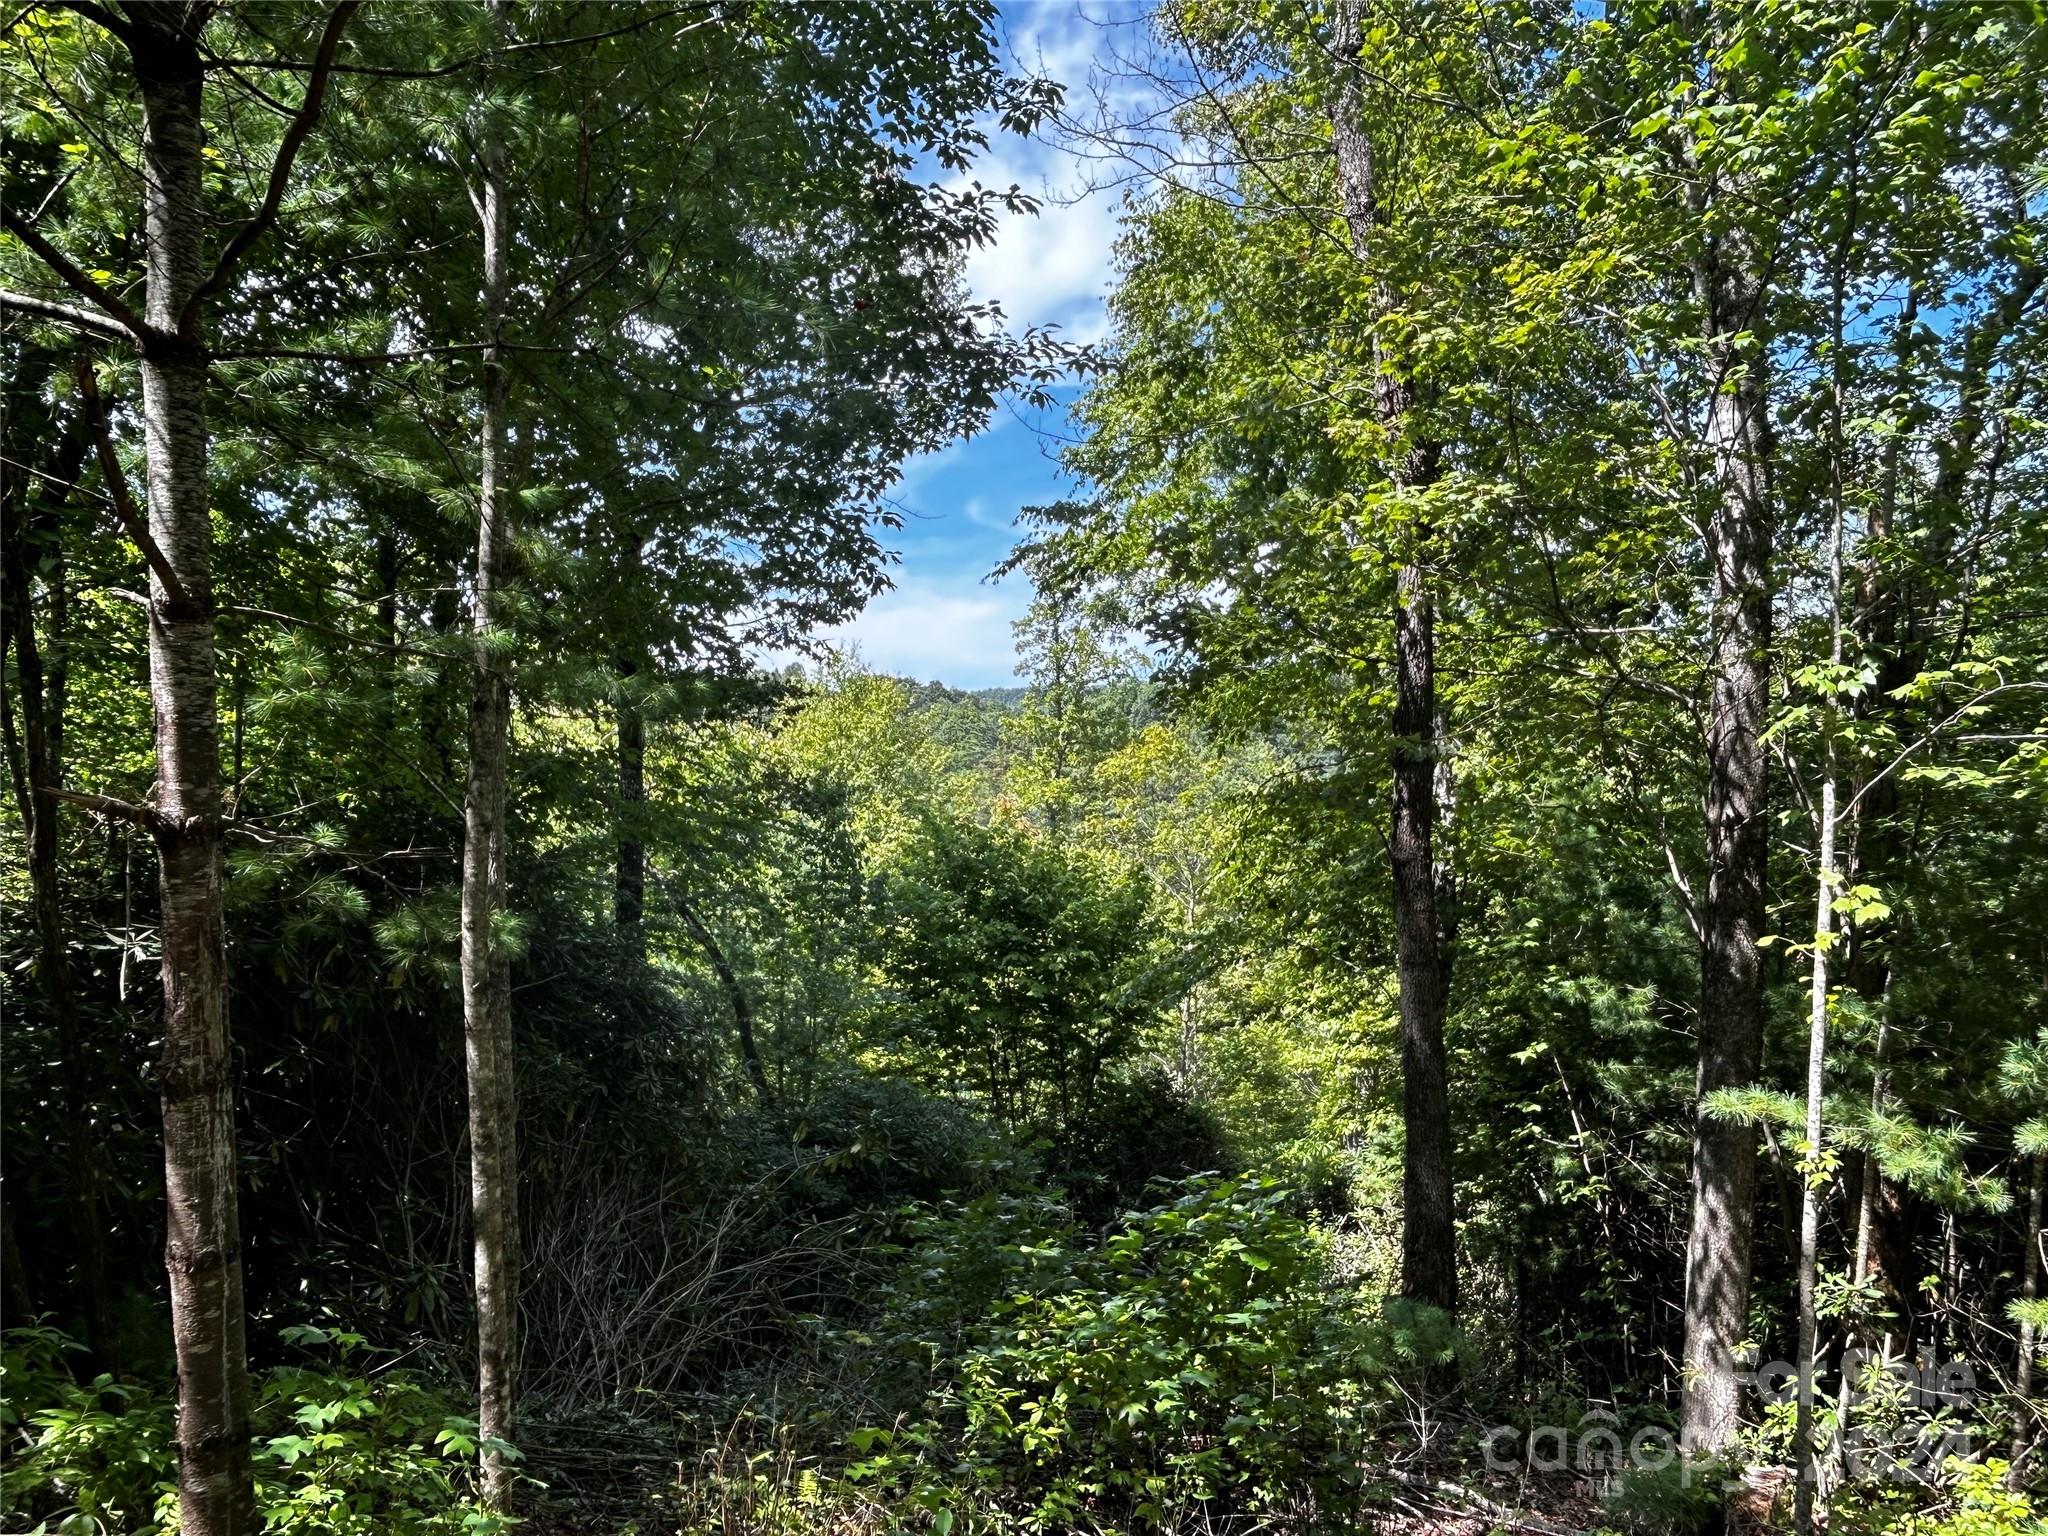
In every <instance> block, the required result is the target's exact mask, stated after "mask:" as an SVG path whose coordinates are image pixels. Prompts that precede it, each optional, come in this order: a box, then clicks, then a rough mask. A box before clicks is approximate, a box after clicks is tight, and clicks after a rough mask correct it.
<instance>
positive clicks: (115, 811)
mask: <svg viewBox="0 0 2048 1536" xmlns="http://www.w3.org/2000/svg"><path fill="white" fill-rule="evenodd" d="M43 793H44V794H46V795H48V796H49V797H50V798H51V799H52V800H62V801H64V802H65V803H66V804H67V805H76V806H81V807H83V808H84V809H86V810H88V811H91V812H93V813H94V814H95V815H99V816H104V817H106V818H107V819H108V820H110V821H126V822H132V823H133V824H134V825H136V826H138V827H141V828H142V829H143V830H144V831H147V832H154V831H155V830H156V828H157V814H156V812H155V811H153V810H151V809H150V808H149V807H148V806H146V805H136V804H135V803H133V802H132V801H128V800H116V799H115V798H114V797H113V796H112V795H89V794H87V793H85V792H84V791H83V790H77V789H59V788H57V787H56V786H55V785H54V784H45V785H44V786H43Z"/></svg>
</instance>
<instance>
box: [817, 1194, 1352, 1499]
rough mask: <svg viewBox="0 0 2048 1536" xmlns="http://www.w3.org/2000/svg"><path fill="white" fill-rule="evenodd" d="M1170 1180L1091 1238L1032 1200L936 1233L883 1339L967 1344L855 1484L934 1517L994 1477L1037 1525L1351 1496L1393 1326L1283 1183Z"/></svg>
mask: <svg viewBox="0 0 2048 1536" xmlns="http://www.w3.org/2000/svg"><path fill="white" fill-rule="evenodd" d="M1179 1188H1180V1190H1181V1193H1180V1194H1179V1195H1178V1197H1177V1198H1175V1199H1173V1200H1171V1201H1170V1202H1168V1203H1167V1204H1164V1205H1161V1206H1159V1207H1157V1208H1155V1209H1152V1210H1148V1211H1144V1212H1140V1213H1137V1214H1134V1215H1132V1216H1129V1217H1127V1218H1126V1219H1125V1220H1124V1222H1123V1223H1122V1225H1121V1226H1120V1228H1119V1229H1118V1230H1117V1231H1115V1232H1114V1233H1113V1234H1112V1235H1111V1236H1110V1237H1108V1238H1107V1239H1106V1240H1104V1241H1103V1242H1101V1243H1100V1244H1099V1245H1097V1246H1093V1247H1088V1248H1077V1247H1076V1246H1075V1237H1074V1233H1073V1230H1072V1229H1071V1228H1069V1227H1063V1226H1060V1225H1059V1224H1058V1223H1057V1222H1056V1221H1054V1220H1052V1219H1050V1218H1049V1214H1048V1212H1047V1211H1046V1210H1045V1209H1044V1208H1043V1207H1042V1206H1033V1205H1031V1204H1029V1203H1026V1202H1015V1201H1012V1202H1009V1203H1007V1204H1005V1203H1003V1202H1001V1201H995V1200H990V1201H985V1202H978V1203H977V1205H976V1206H975V1207H970V1208H965V1209H960V1210H956V1211H954V1212H951V1213H947V1214H946V1215H944V1216H942V1217H940V1218H938V1219H936V1220H934V1221H933V1222H931V1223H929V1224H928V1225H927V1226H926V1228H925V1229H924V1231H923V1233H922V1237H923V1243H922V1245H921V1246H920V1247H919V1248H918V1249H917V1250H915V1251H914V1252H913V1254H912V1255H911V1258H910V1262H909V1265H908V1266H907V1268H906V1274H907V1275H908V1276H909V1277H910V1280H909V1282H908V1283H907V1285H906V1286H905V1287H904V1288H903V1289H901V1290H899V1293H898V1294H897V1295H895V1296H894V1297H892V1298H891V1300H890V1305H889V1309H888V1311H889V1316H890V1326H891V1327H892V1329H893V1330H894V1332H893V1334H892V1337H893V1339H894V1340H895V1342H896V1343H897V1344H898V1346H899V1347H901V1346H902V1345H903V1343H904V1342H905V1341H906V1340H910V1341H915V1340H920V1339H923V1340H933V1341H935V1343H934V1352H935V1353H938V1354H941V1355H943V1354H944V1352H945V1342H946V1341H948V1340H952V1339H957V1340H958V1341H959V1343H958V1346H957V1353H954V1354H953V1355H952V1357H951V1358H939V1359H937V1360H936V1361H935V1362H934V1368H933V1372H932V1375H931V1378H930V1391H929V1395H928V1398H927V1402H926V1405H925V1412H924V1415H923V1417H921V1418H919V1419H915V1420H909V1421H899V1422H898V1423H897V1424H896V1425H894V1426H892V1427H888V1428H878V1427H870V1428H868V1429H864V1430H860V1431H856V1433H855V1435H854V1436H853V1437H852V1443H853V1446H854V1449H855V1450H856V1452H857V1453H860V1454H861V1455H863V1456H864V1457H865V1458H866V1459H865V1460H863V1461H861V1462H859V1463H857V1464H856V1465H855V1466H854V1467H853V1468H852V1469H851V1470H850V1473H849V1475H850V1476H852V1477H853V1478H855V1479H856V1480H860V1479H869V1480H882V1481H889V1480H894V1481H896V1482H898V1483H900V1484H902V1485H904V1486H905V1488H906V1492H905V1495H904V1496H905V1497H907V1498H909V1499H910V1501H911V1502H913V1503H919V1504H923V1505H924V1506H925V1507H927V1508H930V1509H932V1510H933V1511H934V1514H936V1513H938V1511H939V1509H940V1508H941V1506H942V1505H943V1506H944V1507H947V1508H950V1507H951V1505H950V1504H949V1503H947V1500H948V1499H949V1498H950V1497H951V1496H953V1495H955V1494H964V1495H967V1496H970V1497H975V1496H981V1495H983V1494H985V1493H986V1492H987V1490H989V1489H992V1488H995V1487H998V1486H1000V1487H1001V1489H1002V1490H1003V1496H1004V1498H1005V1499H1006V1500H1011V1501H1014V1502H1015V1504H1016V1506H1017V1507H1016V1509H1015V1511H1014V1512H1015V1513H1017V1514H1018V1515H1019V1516H1020V1517H1021V1518H1022V1519H1023V1521H1024V1523H1025V1524H1027V1525H1030V1526H1035V1527H1037V1528H1041V1529H1069V1528H1074V1527H1076V1526H1086V1525H1090V1524H1095V1525H1122V1524H1125V1523H1127V1522H1130V1521H1137V1522H1140V1523H1146V1524H1154V1525H1166V1524H1170V1523H1174V1522H1175V1521H1176V1520H1177V1518H1178V1517H1179V1516H1180V1515H1181V1514H1182V1513H1184V1512H1193V1511H1195V1510H1196V1509H1201V1510H1203V1511H1204V1512H1213V1513H1216V1514H1224V1513H1236V1512H1246V1513H1250V1512H1259V1511H1271V1510H1277V1509H1279V1508H1281V1507H1283V1506H1288V1507H1293V1508H1296V1509H1299V1508H1301V1507H1303V1506H1309V1507H1313V1508H1317V1509H1323V1510H1328V1509H1330V1508H1332V1507H1336V1506H1345V1505H1348V1504H1349V1503H1350V1502H1351V1501H1352V1500H1354V1499H1355V1498H1356V1497H1357V1495H1358V1493H1359V1491H1360V1488H1361V1465H1362V1461H1363V1457H1362V1454H1361V1453H1362V1449H1363V1440H1364V1436H1365V1433H1366V1430H1367V1428H1368V1427H1369V1424H1370V1422H1371V1420H1372V1415H1373V1411H1374V1409H1375V1408H1376V1407H1377V1406H1378V1401H1377V1398H1376V1395H1375V1390H1374V1388H1373V1386H1372V1385H1371V1384H1372V1383H1375V1382H1382V1381H1384V1380H1385V1379H1386V1375H1387V1369H1386V1362H1387V1361H1388V1359H1389V1358H1390V1349H1391V1342H1390V1340H1389V1338H1388V1336H1387V1335H1386V1334H1385V1332H1384V1331H1383V1330H1382V1329H1381V1328H1380V1327H1379V1326H1378V1325H1377V1324H1375V1323H1371V1322H1369V1321H1368V1317H1367V1314H1366V1312H1365V1310H1364V1308H1363V1307H1362V1306H1361V1305H1359V1303H1358V1299H1357V1298H1355V1297H1353V1296H1350V1295H1349V1294H1347V1293H1346V1292H1344V1291H1343V1290H1342V1289H1341V1288H1338V1287H1335V1286H1334V1285H1333V1283H1332V1275H1331V1270H1330V1266H1329V1260H1328V1253H1327V1247H1326V1244H1325V1241H1324V1239H1323V1238H1322V1237H1321V1236H1320V1235H1319V1234H1317V1233H1316V1232H1314V1231H1312V1230H1311V1229H1310V1228H1309V1227H1308V1226H1307V1225H1306V1224H1305V1223H1303V1222H1302V1221H1301V1220H1300V1219H1299V1218H1298V1217H1297V1216H1295V1215H1294V1214H1293V1212H1292V1208H1291V1206H1292V1202H1291V1200H1290V1197H1289V1195H1288V1194H1287V1193H1286V1192H1285V1191H1283V1190H1282V1189H1280V1188H1279V1187H1278V1186H1276V1185H1273V1184H1268V1183H1262V1182H1259V1181H1257V1180H1252V1179H1222V1178H1212V1177H1204V1178H1197V1179H1192V1180H1189V1181H1187V1182H1186V1183H1185V1184H1183V1185H1181V1186H1179ZM992 1237H993V1238H994V1239H995V1240H994V1241H993V1242H991V1238H992ZM1019 1238H1021V1240H1015V1239H1019ZM942 1296H944V1297H951V1298H956V1299H953V1300H949V1301H940V1300H938V1299H937V1298H939V1297H942ZM982 1297H987V1298H989V1300H988V1301H987V1302H986V1303H985V1304H983V1303H981V1301H980V1298H982Z"/></svg>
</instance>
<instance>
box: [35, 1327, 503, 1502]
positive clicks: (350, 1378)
mask: <svg viewBox="0 0 2048 1536" xmlns="http://www.w3.org/2000/svg"><path fill="white" fill-rule="evenodd" d="M284 1336H285V1338H286V1339H287V1341H288V1342H291V1343H295V1344H299V1345H303V1346H309V1347H317V1348H322V1349H325V1350H328V1351H330V1352H331V1354H332V1357H333V1364H334V1367H335V1368H332V1369H320V1368H316V1367H313V1366H285V1367H281V1368H279V1369H276V1370H273V1371H270V1372H267V1373H266V1374H265V1375H263V1376H262V1377H261V1378H260V1379H259V1380H258V1382H257V1384H256V1395H255V1402H254V1404H253V1413H252V1420H253V1425H254V1429H255V1469H256V1503H257V1512H258V1515H259V1517H260V1519H261V1520H262V1523H263V1529H264V1530H265V1531H267V1532H277V1533H281V1536H382V1533H387V1532H388V1533H392V1536H432V1533H436V1532H463V1533H467V1536H489V1533H491V1532H493V1531H498V1530H502V1529H505V1528H507V1526H508V1525H509V1522H506V1521H502V1520H501V1519H499V1518H498V1517H495V1516H492V1515H490V1514H488V1513H486V1512H485V1511H483V1510H482V1509H481V1508H480V1507H479V1506H478V1505H477V1504H476V1503H475V1502H474V1501H473V1500H472V1499H471V1498H470V1497H469V1483H470V1466H471V1463H472V1462H473V1460H474V1458H475V1456H476V1453H477V1448H478V1440H477V1431H476V1425H475V1422H474V1421H473V1420H470V1419H466V1418H464V1417H462V1416H461V1415H459V1414H457V1413H455V1412H454V1411H453V1410H452V1405H451V1404H450V1403H449V1402H448V1400H447V1399H446V1398H444V1397H443V1396H442V1395H441V1394H440V1393H438V1392H436V1391H434V1390H433V1389H432V1388H430V1387H429V1386H427V1385H426V1384H425V1383H423V1382H421V1381H420V1380H418V1379H417V1378H415V1377H412V1376H408V1375H406V1374H404V1373H402V1372H397V1371H385V1372H380V1373H375V1374H372V1373H370V1372H369V1371H367V1370H366V1369H364V1367H363V1365H362V1364H361V1363H358V1361H359V1357H361V1356H363V1355H364V1354H366V1353H367V1352H366V1351H364V1349H363V1340H362V1339H361V1338H360V1337H359V1336H357V1335H355V1334H349V1333H341V1332H334V1331H329V1330H325V1329H320V1328H311V1327H298V1328H287V1329H286V1330H284ZM5 1338H6V1345H5V1352H4V1371H5V1381H4V1387H5V1396H6V1408H5V1410H4V1413H5V1415H6V1418H5V1423H4V1427H5V1429H6V1430H7V1432H8V1435H9V1438H10V1440H17V1439H19V1438H22V1437H24V1436H25V1437H26V1439H27V1442H28V1443H27V1445H26V1447H25V1448H22V1449H18V1450H16V1451H15V1452H14V1454H12V1455H11V1456H9V1458H8V1461H7V1465H6V1468H5V1470H4V1471H0V1512H4V1513H6V1514H7V1515H9V1516H12V1517H14V1518H18V1519H28V1520H34V1521H39V1522H41V1525H40V1527H39V1528H41V1529H45V1530H48V1531H51V1532H72V1531H78V1532H99V1531H106V1530H118V1531H129V1532H134V1533H136V1536H155V1533H164V1536H168V1533H170V1532H173V1531H175V1530H176V1529H177V1513H178V1512H177V1492H176V1484H175V1477H176V1454H175V1452H174V1451H173V1449H172V1438H173V1434H174V1429H173V1415H172V1407H171V1403H170V1401H169V1400H168V1399H167V1398H166V1397H165V1396H164V1395H163V1394H161V1393H159V1392H157V1391H154V1390H152V1389H150V1388H148V1387H144V1386H139V1385H136V1384H133V1383H126V1382H117V1381H115V1380H114V1379H113V1378H111V1377H108V1376H99V1377H96V1378H94V1379H93V1380H92V1381H90V1382H88V1383H85V1384H83V1385H80V1384H79V1383H78V1382H77V1381H76V1380H75V1379H74V1378H73V1377H72V1375H71V1373H70V1372H69V1370H67V1369H66V1366H65V1356H66V1355H67V1354H68V1353H70V1352H71V1351H73V1350H75V1349H77V1347H78V1346H77V1345H75V1344H73V1343H72V1342H71V1341H70V1340H68V1339H66V1338H64V1336H63V1335H61V1334H59V1333H57V1332H56V1331H55V1330H54V1329H49V1328H42V1327H33V1328H16V1329H11V1330H9V1331H8V1333H7V1334H6V1336H5Z"/></svg>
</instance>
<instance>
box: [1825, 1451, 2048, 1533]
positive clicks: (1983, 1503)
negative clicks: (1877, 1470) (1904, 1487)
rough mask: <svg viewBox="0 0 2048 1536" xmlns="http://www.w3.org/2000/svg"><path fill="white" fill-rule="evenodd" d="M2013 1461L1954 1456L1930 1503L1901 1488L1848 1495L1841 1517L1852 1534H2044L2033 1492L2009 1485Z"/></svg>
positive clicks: (2047, 1526)
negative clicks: (1921, 1503)
mask: <svg viewBox="0 0 2048 1536" xmlns="http://www.w3.org/2000/svg"><path fill="white" fill-rule="evenodd" d="M2011 1470H2012V1469H2011V1466H2010V1464H2009V1463H2007V1462H2005V1461H2003V1460H2001V1459H1999V1458H1998V1457H1996V1456H1987V1457H1986V1458H1984V1459H1983V1460H1982V1461H1968V1460H1965V1459H1963V1458H1961V1457H1951V1458H1950V1459H1949V1461H1948V1462H1947V1464H1946V1465H1945V1466H1944V1467H1943V1469H1942V1472H1943V1476H1942V1479H1941V1483H1940V1486H1939V1490H1938V1493H1939V1497H1938V1499H1937V1502H1936V1503H1935V1506H1934V1507H1933V1508H1931V1509H1926V1508H1917V1509H1916V1508H1914V1507H1913V1504H1912V1501H1911V1500H1910V1499H1909V1498H1908V1497H1906V1496H1904V1495H1902V1494H1900V1493H1898V1492H1897V1491H1892V1492H1889V1493H1887V1492H1884V1491H1879V1492H1877V1493H1875V1494H1867V1495H1864V1496H1862V1497H1856V1498H1852V1499H1849V1500H1845V1501H1844V1505H1843V1508H1842V1509H1841V1511H1840V1515H1839V1520H1840V1524H1841V1528H1842V1529H1843V1530H1844V1531H1846V1532H1848V1533H1849V1536H2039V1533H2040V1532H2041V1531H2043V1530H2044V1529H2048V1518H2044V1516H2043V1515H2042V1513H2041V1511H2040V1509H2039V1508H2038V1505H2037V1502H2036V1500H2035V1498H2034V1497H2033V1495H2031V1494H2028V1493H2025V1492H2020V1491H2016V1490H2014V1489H2013V1488H2011V1487H2009V1486H2008V1482H2009V1477H2008V1474H2009V1473H2010V1472H2011Z"/></svg>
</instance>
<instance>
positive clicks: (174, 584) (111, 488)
mask: <svg viewBox="0 0 2048 1536" xmlns="http://www.w3.org/2000/svg"><path fill="white" fill-rule="evenodd" d="M71 372H72V376H73V377H74V378H76V379H77V380H78V397H79V399H80V400H81V401H82V402H83V403H84V405H85V417H86V422H87V424H88V425H89V426H90V427H91V428H92V435H93V441H94V442H95V444H96V445H97V446H98V448H99V457H100V478H101V479H102V480H104V481H106V483H107V501H108V503H109V504H110V505H111V506H112V507H113V509H114V516H115V517H117V518H119V519H120V521H121V526H122V527H123V528H124V529H126V530H127V533H128V537H129V538H131V539H133V540H134V541H135V546H136V548H138V549H140V550H141V551H142V558H143V559H144V560H146V561H148V562H149V568H150V570H151V571H153V572H155V574H156V579H157V580H158V581H160V582H161V583H163V589H164V596H165V597H167V598H169V599H170V601H171V602H172V603H173V604H174V605H175V606H177V607H178V608H181V609H188V610H189V609H190V608H191V606H192V596H191V594H190V593H189V592H187V591H186V590H185V584H184V583H183V582H182V581H180V580H178V572H177V569H176V567H174V566H173V565H172V564H171V562H170V560H169V558H168V557H167V556H166V555H165V554H164V552H163V550H162V549H161V548H160V547H158V545H157V542H156V540H155V538H154V537H152V536H151V534H150V531H149V524H148V523H147V522H145V521H144V520H143V518H142V515H141V514H140V513H139V512H137V511H136V509H135V501H134V499H133V498H132V497H131V496H129V494H128V477H127V476H126V475H124V474H123V473H121V461H120V460H119V459H118V458H116V457H115V456H114V439H113V437H112V436H111V435H110V434H109V433H108V431H107V413H106V411H105V409H104V408H103V407H102V406H101V404H100V386H99V380H98V379H97V378H95V377H94V376H93V371H92V359H91V358H90V357H80V358H79V359H78V360H77V361H76V362H75V363H73V364H72V369H71Z"/></svg>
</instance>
